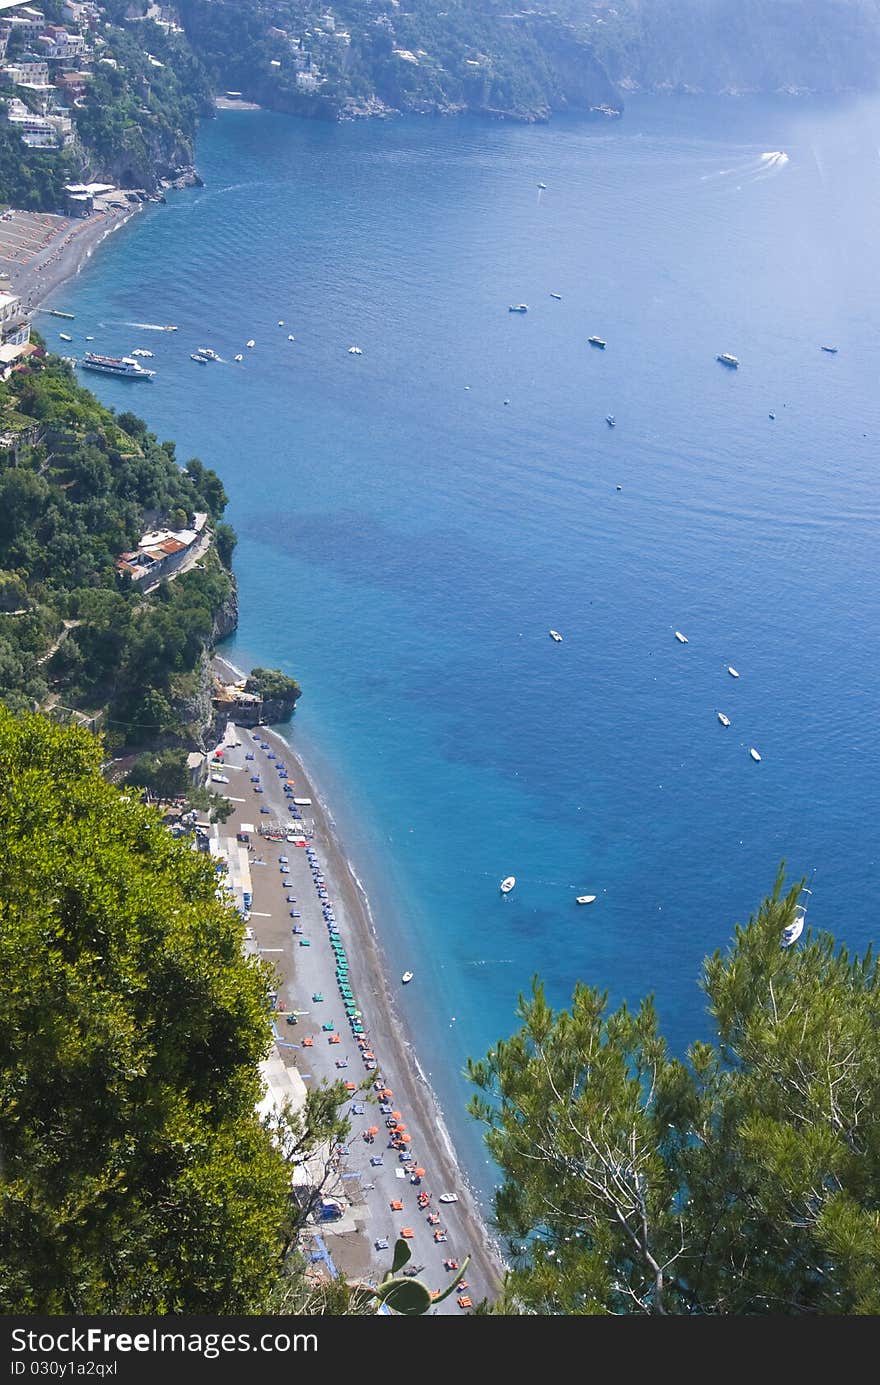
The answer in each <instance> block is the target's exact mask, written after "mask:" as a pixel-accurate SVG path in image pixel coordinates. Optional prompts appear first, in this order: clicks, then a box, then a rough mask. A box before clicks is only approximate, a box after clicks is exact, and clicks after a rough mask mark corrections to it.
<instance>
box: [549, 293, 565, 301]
mask: <svg viewBox="0 0 880 1385" xmlns="http://www.w3.org/2000/svg"><path fill="white" fill-rule="evenodd" d="M550 297H551V298H555V299H556V301H557V303H561V302H562V294H561V293H551V295H550Z"/></svg>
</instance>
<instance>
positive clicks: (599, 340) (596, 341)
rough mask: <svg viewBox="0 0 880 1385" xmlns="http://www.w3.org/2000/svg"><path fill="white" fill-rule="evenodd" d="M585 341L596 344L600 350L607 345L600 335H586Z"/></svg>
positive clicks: (592, 344)
mask: <svg viewBox="0 0 880 1385" xmlns="http://www.w3.org/2000/svg"><path fill="white" fill-rule="evenodd" d="M587 341H588V342H589V343H590V345H591V346H598V347H599V350H600V351H604V350H605V347H606V346H607V345H608V343H607V342H605V341H603V340H602V338H601V337H587Z"/></svg>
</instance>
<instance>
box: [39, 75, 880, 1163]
mask: <svg viewBox="0 0 880 1385" xmlns="http://www.w3.org/2000/svg"><path fill="white" fill-rule="evenodd" d="M878 147H880V104H878V103H876V102H874V103H870V102H868V103H866V102H862V103H853V104H848V105H835V106H819V105H817V104H795V103H779V104H771V103H758V102H742V103H711V102H697V101H693V100H682V101H677V100H676V101H666V102H655V103H651V102H648V101H644V102H632V103H630V105H629V107H628V110H627V114H626V117H625V119H624V120H623V121H621V122H619V123H614V124H601V125H587V124H578V123H561V124H555V125H551V126H548V127H544V128H537V129H525V128H518V127H508V126H503V125H487V124H477V123H464V122H459V123H453V122H424V123H422V122H416V121H402V122H399V123H396V124H372V125H368V124H364V125H356V126H355V125H352V126H345V127H340V128H334V127H330V126H325V125H320V124H309V123H302V122H297V121H295V120H292V119H289V118H286V117H279V116H273V115H270V114H266V113H260V114H254V115H247V114H234V115H224V116H222V117H221V118H220V119H218V120H217V121H216V122H214V123H212V124H211V125H209V126H207V127H206V128H205V130H204V132H203V134H202V137H201V140H200V144H199V166H200V168H201V170H202V172H203V175H204V177H205V182H206V186H205V187H204V188H203V189H198V190H192V191H187V192H183V193H177V194H171V195H170V198H169V204H168V206H167V207H164V208H156V209H150V210H149V211H148V212H147V213H145V214H144V215H143V216H141V217H139V218H137V219H136V220H135V222H133V223H131V224H129V225H128V226H127V227H125V228H124V229H123V230H122V231H121V232H120V233H118V234H117V235H115V236H114V237H112V238H111V240H110V241H108V242H107V244H106V245H105V246H104V247H102V249H101V250H100V252H99V253H98V254H97V256H96V257H95V261H94V263H93V264H92V266H90V268H89V269H88V270H87V271H86V272H85V273H83V275H81V276H80V278H79V279H78V280H77V281H76V283H75V284H73V285H70V286H68V287H67V289H65V290H63V291H61V292H59V293H58V294H57V295H56V298H55V303H56V305H57V306H60V307H64V308H67V309H68V310H70V311H74V312H75V313H76V319H75V323H74V324H62V325H64V326H65V327H67V326H68V325H70V326H71V328H72V332H73V335H74V338H75V340H74V346H73V349H82V347H83V340H82V339H83V336H84V334H85V333H86V332H89V333H93V334H94V335H95V337H96V349H100V350H105V351H108V352H111V353H115V352H120V353H121V352H127V351H130V350H131V349H132V347H134V346H145V347H147V348H149V349H152V350H153V351H154V352H155V360H154V361H153V362H151V364H153V365H154V366H155V367H156V369H157V372H158V374H157V376H156V379H155V381H154V382H153V383H152V384H151V385H145V386H132V385H130V384H128V383H127V382H124V381H114V380H105V379H101V378H100V377H88V376H83V379H84V381H86V382H87V383H88V384H89V385H90V387H92V388H94V389H95V390H96V392H97V393H98V394H99V395H100V396H101V398H103V399H104V400H106V401H108V402H110V403H112V404H114V405H115V406H117V407H119V408H124V407H131V408H133V409H135V410H137V411H138V412H141V413H143V414H144V415H145V417H146V418H147V419H148V420H149V422H150V424H151V426H152V427H154V428H155V430H156V431H157V432H158V433H159V435H160V436H162V437H173V438H175V439H176V440H177V443H178V453H179V455H180V456H181V457H183V458H185V457H187V456H190V455H194V454H195V455H199V456H201V457H202V458H203V459H204V460H205V461H206V462H207V463H209V464H210V465H212V466H214V467H216V469H217V470H218V471H219V472H220V474H221V475H222V477H223V479H224V483H225V484H226V487H227V490H228V492H229V495H230V509H229V518H230V520H231V522H232V523H233V524H234V525H235V526H236V528H237V530H238V532H239V536H240V543H239V548H238V550H237V554H236V573H237V576H238V580H239V584H240V592H241V623H240V628H239V631H238V634H237V636H236V638H235V640H234V641H233V642H232V643H231V645H230V646H229V648H228V652H229V654H230V657H232V658H233V659H234V660H235V661H236V662H238V663H240V664H242V665H247V664H249V663H262V664H280V665H281V666H282V667H284V668H285V669H287V670H288V671H290V672H292V673H294V674H295V675H296V676H297V677H298V678H299V679H300V681H301V682H302V685H303V687H304V689H305V695H304V696H303V698H302V701H301V703H300V709H299V710H298V711H297V714H296V718H295V728H294V732H293V735H294V738H295V740H296V742H297V743H298V744H299V745H300V746H302V748H303V749H304V751H305V752H306V753H307V755H308V756H309V758H310V760H311V762H312V764H314V766H315V767H316V769H317V771H318V773H319V775H320V778H321V782H322V784H323V786H324V789H325V791H326V794H327V797H328V799H329V800H330V801H331V803H332V805H333V811H334V814H335V816H336V819H337V821H338V823H339V825H340V828H341V829H342V831H343V833H344V837H345V841H346V843H347V845H348V847H349V850H350V854H351V856H352V859H353V861H354V864H355V867H356V869H357V871H358V874H359V875H360V876H361V878H362V879H363V880H364V883H365V884H366V886H367V888H368V890H369V892H370V896H371V899H372V901H373V905H374V912H375V914H376V916H377V921H378V924H379V927H380V930H381V932H382V936H383V938H384V940H385V943H386V946H387V948H388V951H389V953H390V956H391V963H392V966H393V968H394V969H395V970H396V971H402V970H403V968H404V967H411V968H412V969H413V970H414V971H415V973H416V982H415V983H414V984H413V985H412V986H410V987H409V988H407V990H406V991H404V992H402V996H401V1001H402V1005H403V1007H404V1009H405V1011H406V1013H407V1015H408V1017H409V1019H410V1020H411V1022H412V1024H413V1025H414V1027H415V1029H416V1031H417V1034H418V1036H419V1049H420V1054H421V1056H422V1061H423V1064H424V1066H425V1068H426V1069H427V1070H428V1071H429V1072H430V1074H431V1077H432V1081H433V1082H434V1083H435V1085H436V1087H437V1090H438V1091H439V1093H440V1096H441V1098H442V1101H443V1104H444V1107H445V1110H446V1112H447V1116H448V1118H449V1121H450V1125H451V1127H452V1129H453V1132H454V1134H455V1135H456V1137H457V1139H458V1141H459V1144H460V1148H461V1150H462V1153H463V1157H464V1159H465V1162H466V1163H467V1165H468V1167H469V1168H470V1170H471V1172H472V1174H473V1176H474V1177H475V1179H476V1180H477V1181H478V1182H480V1183H483V1184H485V1182H486V1180H487V1178H488V1170H487V1166H486V1164H485V1160H484V1156H483V1153H482V1151H481V1148H480V1145H479V1139H478V1135H477V1132H476V1131H475V1130H474V1129H473V1127H471V1126H470V1124H469V1123H468V1122H467V1120H466V1118H465V1117H464V1115H463V1108H464V1103H465V1100H466V1098H467V1088H466V1083H465V1082H464V1080H463V1078H462V1077H461V1069H462V1067H463V1065H464V1062H465V1059H466V1057H467V1055H468V1054H479V1053H482V1052H483V1051H484V1050H485V1048H486V1047H487V1046H488V1045H489V1044H490V1043H491V1042H493V1041H494V1040H495V1039H496V1038H497V1037H499V1036H501V1035H504V1034H507V1033H509V1032H510V1030H511V1029H512V1027H513V1025H514V1013H513V1012H514V1007H515V1003H516V997H517V994H518V992H519V991H520V990H521V989H522V988H523V987H524V986H526V985H527V984H528V981H529V978H530V977H531V975H532V974H533V973H534V972H535V971H538V972H540V973H541V974H542V975H543V976H544V977H545V979H546V981H547V984H548V987H549V990H550V993H551V995H552V997H553V999H554V1000H555V1001H557V1002H559V1003H564V1002H565V1000H566V998H567V997H568V996H569V995H570V992H571V988H572V985H573V983H574V982H575V980H576V979H577V978H583V979H585V980H588V981H591V982H594V983H596V984H598V985H600V986H603V987H607V989H608V990H609V992H610V996H611V998H612V1000H613V1001H614V1002H617V1001H619V1000H620V999H621V998H622V997H624V996H626V997H627V998H629V999H630V1000H636V999H637V998H638V997H639V996H640V995H641V994H642V993H643V992H645V991H647V990H653V991H654V992H655V993H656V997H657V1003H658V1006H659V1009H660V1013H661V1016H662V1018H663V1022H664V1026H665V1030H666V1032H667V1034H668V1036H669V1038H670V1041H671V1042H672V1043H673V1044H674V1045H676V1046H677V1047H680V1046H682V1045H683V1044H684V1043H686V1042H687V1041H688V1040H689V1039H690V1038H691V1037H693V1036H695V1035H697V1034H699V1033H702V1032H703V1031H704V1027H705V1019H704V1016H703V1007H702V999H701V995H700V992H699V990H698V987H697V985H696V978H697V975H698V972H699V967H700V962H701V959H702V957H703V956H704V954H705V953H706V952H707V951H711V950H713V949H714V948H716V947H719V946H723V945H724V944H725V943H726V941H727V940H728V938H729V937H730V935H731V932H732V925H733V922H734V920H744V919H745V918H746V916H747V915H748V913H749V912H750V910H751V909H752V908H753V907H754V906H755V905H756V903H757V902H758V900H759V898H760V896H761V894H762V892H763V891H764V890H765V889H766V888H768V887H769V885H770V884H771V882H772V879H773V876H774V873H775V869H776V866H777V864H778V862H779V860H780V859H781V858H782V857H785V858H786V859H787V861H788V863H789V866H790V869H791V870H792V871H793V872H796V873H798V874H800V873H809V872H811V871H812V870H813V869H814V868H815V869H816V878H815V882H814V896H813V901H812V905H811V919H812V921H813V922H814V923H816V924H817V925H822V926H826V927H830V928H831V929H832V930H834V931H835V932H836V933H837V934H838V935H839V936H840V937H841V938H843V939H845V940H846V941H847V942H848V943H849V944H851V945H852V946H854V947H857V948H862V947H864V946H865V945H866V944H867V942H868V941H869V939H870V938H872V937H873V936H874V935H875V929H874V903H873V901H874V898H875V895H876V876H877V860H878V844H880V843H878V824H877V814H876V791H875V786H876V778H877V751H878V730H877V728H878V710H880V708H878V693H877V684H876V673H875V663H876V654H877V634H878V608H877V597H876V551H877V549H876V545H877V518H878V498H877V486H876V468H877V439H878V436H880V426H878V425H880V418H878V414H880V403H878V395H877V388H876V384H877V359H878V334H877V324H878V322H880V311H878V309H880V302H878V298H880V276H878V273H877V269H878V265H877V260H878V250H877V242H876V234H875V231H876V225H877V222H878V212H880V178H878V171H880V164H878ZM783 154H784V155H785V156H786V157H784V158H783V157H781V156H782V155H783ZM539 182H543V183H546V184H547V187H546V190H544V191H541V190H539V189H538V186H537V185H538V183H539ZM551 292H553V293H560V294H561V295H562V299H561V301H556V300H554V299H551V297H550V294H551ZM519 302H525V303H527V304H528V305H529V312H528V313H527V314H522V315H520V314H511V313H508V305H509V304H515V303H519ZM278 319H283V320H284V326H283V327H279V326H278V325H277V322H278ZM165 322H172V323H177V324H179V328H180V330H179V331H178V332H177V333H173V334H172V333H159V332H156V331H150V330H145V329H143V328H138V327H134V326H131V325H128V324H133V323H147V324H149V323H152V324H161V323H165ZM43 325H44V327H45V330H46V331H47V334H48V338H49V341H50V343H52V342H54V340H55V337H56V328H57V324H55V323H53V320H52V319H50V318H44V319H43ZM289 332H292V333H293V334H294V335H295V338H296V340H295V341H294V342H292V343H291V342H288V340H287V334H288V333H289ZM592 333H598V334H599V335H601V336H602V337H604V338H605V339H606V340H607V343H608V346H607V349H606V350H605V351H604V352H602V351H598V350H596V349H593V348H590V347H589V346H588V345H587V337H588V336H589V335H590V334H592ZM249 338H253V339H254V340H255V341H256V346H255V347H254V349H253V350H248V349H247V348H246V347H245V345H244V344H245V342H246V341H247V340H248V339H249ZM823 342H824V343H830V344H835V345H837V344H839V346H840V351H839V354H838V355H836V356H832V355H828V354H826V353H823V352H821V351H820V350H819V346H820V343H823ZM200 345H204V346H211V347H213V348H215V349H216V350H217V351H219V352H220V353H221V355H222V356H223V357H224V358H225V363H224V364H220V365H211V366H198V365H195V364H194V363H192V362H191V361H190V360H189V352H190V351H191V350H193V349H195V347H196V346H200ZM351 345H358V346H360V347H361V348H362V350H363V355H361V356H352V355H350V354H349V353H348V350H347V348H348V347H349V346H351ZM238 351H241V352H242V353H243V354H244V356H245V359H244V361H243V362H242V363H241V364H240V365H236V364H235V363H234V362H233V359H232V358H233V356H234V354H235V353H236V352H238ZM719 351H731V352H734V353H735V354H736V355H737V356H739V357H740V359H741V361H742V365H741V367H740V369H739V370H738V371H736V372H733V371H728V370H725V369H724V368H723V367H722V366H720V365H718V364H717V363H716V361H715V354H716V353H717V352H719ZM468 386H469V388H466V387H468ZM506 400H509V403H505V401H506ZM609 412H612V413H613V414H614V415H615V416H616V419H617V426H616V427H615V428H614V429H613V430H612V429H610V428H609V427H608V426H607V424H606V422H605V415H606V414H607V413H609ZM771 412H773V413H775V415H776V417H775V420H771V419H770V418H769V417H768V415H769V413H771ZM618 486H620V487H622V489H620V490H618V489H616V488H617V487H618ZM550 627H555V628H556V629H558V630H560V631H561V632H562V633H563V635H564V640H563V642H562V643H561V644H554V643H553V642H552V641H551V640H550V639H549V638H548V633H547V632H548V630H549V628H550ZM675 629H678V630H681V631H683V632H684V633H685V634H686V635H687V636H688V641H689V642H688V644H687V645H686V646H684V645H680V644H678V643H677V642H676V641H675V639H674V637H673V631H674V630H675ZM729 663H732V664H733V665H735V667H736V668H737V669H739V671H740V673H741V677H740V678H739V680H736V681H734V680H733V679H731V678H730V677H729V676H728V674H727V673H726V665H727V664H729ZM718 709H721V710H723V711H725V712H726V713H727V714H728V715H729V716H730V717H731V720H732V723H733V724H732V726H731V727H730V729H728V730H725V729H723V728H722V727H721V726H720V725H719V723H718V721H717V719H716V715H715V714H716V710H718ZM750 745H754V746H757V747H758V749H759V750H760V752H761V755H762V757H763V758H762V762H761V764H760V765H756V764H754V763H753V762H752V761H751V760H750V759H749V756H748V747H749V746H750ZM510 873H512V874H515V875H516V877H517V885H516V889H515V890H514V891H513V893H512V894H511V895H510V896H509V897H508V898H506V899H503V898H502V897H501V896H500V894H499V891H498V883H499V881H500V879H501V878H502V877H503V876H505V875H507V874H510ZM580 893H595V894H597V895H598V897H599V898H598V901H597V903H596V904H595V905H593V906H592V907H591V908H589V909H585V908H578V907H577V906H576V905H575V903H574V897H575V895H577V894H580ZM453 1017H454V1020H453Z"/></svg>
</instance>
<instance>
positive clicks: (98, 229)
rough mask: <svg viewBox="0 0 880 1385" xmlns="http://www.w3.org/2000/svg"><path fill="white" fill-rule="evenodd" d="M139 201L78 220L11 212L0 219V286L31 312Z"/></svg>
mask: <svg viewBox="0 0 880 1385" xmlns="http://www.w3.org/2000/svg"><path fill="white" fill-rule="evenodd" d="M143 205H144V204H143V203H140V202H135V203H131V204H129V205H127V206H125V207H121V208H119V209H115V210H109V211H104V212H93V213H92V215H91V216H90V217H84V218H82V219H74V218H71V217H65V216H52V215H50V214H49V213H46V212H19V211H16V212H13V213H12V217H11V219H10V220H9V221H4V222H0V271H5V273H6V274H8V275H9V278H8V279H4V280H2V281H0V288H3V289H5V290H6V291H7V292H10V293H16V294H18V296H19V298H20V299H21V305H22V308H23V309H24V311H25V312H33V311H34V310H35V309H36V308H38V307H39V306H40V304H41V303H43V302H45V300H46V299H47V298H48V297H49V295H50V294H51V293H52V292H53V291H54V290H55V289H57V288H59V287H60V285H61V284H63V283H64V282H65V281H66V280H67V279H72V278H73V277H74V275H76V274H78V273H79V271H80V270H81V269H82V267H83V265H84V264H85V263H86V261H87V260H89V259H90V258H91V256H92V254H93V253H94V251H95V249H96V247H97V246H98V245H100V244H101V241H103V240H104V239H105V238H106V237H107V236H109V235H111V234H112V232H114V231H116V230H118V229H119V227H120V226H121V225H122V224H123V223H124V222H126V221H128V219H129V217H131V216H134V214H135V213H136V212H138V211H140V210H141V208H142V207H143ZM35 325H38V323H37V324H35Z"/></svg>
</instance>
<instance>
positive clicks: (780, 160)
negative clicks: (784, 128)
mask: <svg viewBox="0 0 880 1385" xmlns="http://www.w3.org/2000/svg"><path fill="white" fill-rule="evenodd" d="M788 162H789V158H788V155H787V154H786V152H785V150H784V149H771V150H769V151H768V152H767V153H766V154H760V155H759V156H758V158H757V159H756V158H755V157H754V156H753V155H750V156H749V157H748V159H747V160H746V162H745V164H737V165H735V166H734V167H733V168H719V169H718V170H717V172H715V173H703V174H701V176H700V182H701V183H708V182H711V181H712V179H714V178H730V177H734V176H736V177H739V178H745V179H747V180H748V181H749V182H750V183H754V182H757V181H758V180H759V179H761V178H767V177H769V175H770V174H771V173H778V172H779V170H780V169H781V168H784V167H785V165H786V164H787V163H788Z"/></svg>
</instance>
